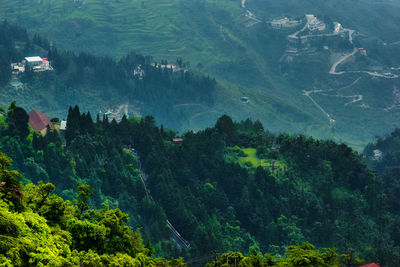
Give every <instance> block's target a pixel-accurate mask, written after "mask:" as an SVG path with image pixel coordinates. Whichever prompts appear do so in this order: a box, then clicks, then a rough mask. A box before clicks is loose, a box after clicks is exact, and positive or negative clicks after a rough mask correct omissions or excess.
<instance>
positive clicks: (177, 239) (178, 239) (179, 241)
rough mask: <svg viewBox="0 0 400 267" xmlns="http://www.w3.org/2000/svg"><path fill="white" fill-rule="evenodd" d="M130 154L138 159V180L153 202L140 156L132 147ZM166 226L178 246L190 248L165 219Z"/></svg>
mask: <svg viewBox="0 0 400 267" xmlns="http://www.w3.org/2000/svg"><path fill="white" fill-rule="evenodd" d="M131 152H132V154H133V155H134V156H135V157H136V158H137V160H138V167H139V177H140V180H142V183H143V186H144V189H145V191H146V195H147V197H148V198H149V199H151V201H153V202H155V201H154V199H153V197H152V196H151V194H150V190H149V189H148V188H147V185H146V181H147V177H148V176H147V174H146V173H145V172H144V170H143V169H142V164H141V163H140V157H139V155H138V154H137V153H136V151H135V150H134V149H131ZM166 223H167V226H168V228H169V229H170V230H171V232H172V234H173V239H174V241H175V243H176V244H177V245H178V246H179V247H180V248H182V247H185V248H186V249H190V243H189V242H188V241H186V240H185V239H184V238H183V237H182V236H181V235H180V234H179V232H178V231H177V230H176V229H175V227H174V226H173V225H172V224H171V222H170V221H169V220H168V219H167V221H166Z"/></svg>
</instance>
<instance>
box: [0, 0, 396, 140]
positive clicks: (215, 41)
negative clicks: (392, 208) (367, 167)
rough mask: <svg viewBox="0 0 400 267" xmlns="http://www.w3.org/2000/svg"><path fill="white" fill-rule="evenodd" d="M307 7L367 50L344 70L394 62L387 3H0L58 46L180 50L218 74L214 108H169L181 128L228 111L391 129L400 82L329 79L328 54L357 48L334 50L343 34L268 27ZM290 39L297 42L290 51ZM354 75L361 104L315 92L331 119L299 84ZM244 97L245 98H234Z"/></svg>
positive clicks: (6, 14) (308, 129)
mask: <svg viewBox="0 0 400 267" xmlns="http://www.w3.org/2000/svg"><path fill="white" fill-rule="evenodd" d="M310 13H311V14H315V15H316V16H317V17H319V18H320V19H322V20H324V21H325V22H327V23H332V22H333V21H339V22H341V23H342V24H343V26H344V27H346V28H350V29H352V30H355V33H354V36H353V37H354V43H355V44H354V45H355V46H356V45H359V46H361V45H362V46H364V47H366V48H367V49H368V51H371V52H370V53H369V54H368V60H364V61H362V60H358V59H357V60H353V59H349V60H348V61H346V64H341V65H340V68H348V69H356V70H360V67H365V68H367V69H366V71H369V70H368V68H370V67H374V66H376V65H378V66H383V67H399V66H400V62H399V60H396V58H394V57H391V56H390V55H393V53H398V52H400V46H399V45H397V42H398V41H399V40H400V32H399V31H398V27H397V25H399V24H400V16H399V15H398V14H400V4H399V3H398V2H396V1H390V0H382V1H379V2H378V1H373V0H358V1H345V0H338V1H334V2H332V1H322V0H316V1H311V2H310V1H306V0H300V1H295V0H285V1H283V2H282V1H274V0H248V1H245V3H243V2H242V1H241V0H237V1H231V0H218V1H216V0H194V1H184V0H147V1H142V0H109V1H105V0H102V1H98V0H86V1H80V0H59V1H54V0H30V1H26V0H14V1H12V0H2V3H1V5H0V16H1V17H2V18H7V19H9V20H11V21H13V22H17V23H19V24H21V25H22V26H24V27H27V28H28V29H29V30H31V31H33V32H37V33H40V34H42V35H44V36H45V37H47V38H49V39H51V40H53V41H54V44H55V45H57V46H58V47H59V46H61V47H63V48H66V49H71V50H73V51H86V52H91V53H93V54H96V55H109V56H113V57H116V58H118V57H121V56H123V55H125V54H126V53H128V52H129V51H132V50H135V51H137V52H138V53H141V54H147V55H151V56H153V57H154V59H155V60H156V61H159V60H161V59H166V60H168V61H175V60H176V58H178V57H182V58H183V60H184V62H190V66H191V68H192V69H193V70H194V71H195V72H200V73H206V74H209V75H211V76H213V77H216V78H217V80H218V82H219V86H218V90H217V92H216V95H215V96H214V98H215V99H214V102H215V105H214V107H212V108H211V109H208V108H203V107H200V106H196V103H181V104H180V105H177V106H176V107H174V108H175V109H178V110H180V111H181V112H182V113H184V114H188V119H187V120H186V121H185V123H184V127H183V128H182V129H179V130H185V129H199V128H202V127H204V126H207V125H210V124H213V123H214V122H215V119H216V118H217V117H218V116H220V115H222V114H224V113H226V114H229V115H230V116H232V117H233V118H234V119H236V120H240V119H245V118H247V117H252V118H254V119H260V120H261V121H262V122H263V124H264V125H266V127H267V128H268V129H269V130H272V131H275V132H278V131H288V132H291V133H305V134H312V135H314V136H316V137H319V138H332V139H335V140H336V141H344V142H347V143H348V144H351V145H352V146H353V147H362V146H363V145H364V144H366V143H367V142H368V141H370V140H371V139H372V138H374V136H376V135H381V134H383V133H385V132H388V131H390V130H391V129H393V128H394V127H396V126H397V120H396V119H395V118H396V117H398V115H399V109H396V108H395V109H390V110H389V111H385V110H384V108H385V107H389V106H392V105H393V103H392V100H391V99H393V95H392V91H393V90H395V88H399V87H400V84H399V79H397V80H395V79H393V81H391V82H388V81H386V80H385V79H384V78H380V77H367V78H365V77H364V76H365V75H363V74H360V73H348V74H345V75H339V76H338V75H336V76H335V77H331V76H332V75H331V76H330V75H329V69H330V68H331V65H332V64H331V58H332V55H335V54H337V53H349V52H351V51H352V50H353V48H354V47H351V48H347V46H345V47H343V48H342V49H341V50H340V51H336V50H335V49H334V48H331V47H334V46H335V45H336V46H337V47H339V48H340V47H341V45H343V42H342V41H341V39H340V37H337V38H336V37H335V38H336V39H335V38H332V39H329V38H325V37H321V38H319V39H317V38H314V40H310V41H308V43H306V44H303V45H302V44H293V43H290V42H289V40H288V38H287V36H288V35H290V34H293V33H294V32H296V31H297V30H300V29H301V28H302V27H303V26H304V25H303V24H301V25H299V26H298V27H294V28H290V29H273V28H271V27H270V26H269V24H268V23H269V21H271V20H272V19H275V18H279V17H283V16H288V17H292V18H298V19H300V20H304V15H305V14H310ZM382 14H385V16H384V17H385V19H382ZM333 39H334V40H333ZM344 39H345V38H344ZM386 43H387V44H390V45H387V46H386V45H385V44H386ZM392 44H393V45H392ZM293 45H295V46H299V48H301V49H299V50H298V51H299V52H298V53H297V54H295V55H290V56H287V54H286V51H287V50H288V49H289V50H290V48H291V46H293ZM323 47H328V50H325V49H324V48H323ZM348 66H351V67H348ZM339 71H340V70H339ZM360 77H363V80H362V82H360V83H358V84H357V85H356V86H354V87H352V88H348V89H346V90H347V91H349V95H362V96H363V99H362V101H358V102H356V103H354V104H351V105H344V104H345V103H342V102H343V100H344V99H339V98H332V97H330V98H329V97H328V98H327V97H326V96H323V95H318V96H317V98H318V99H316V98H314V100H316V101H318V103H319V105H321V106H323V108H324V110H326V111H327V113H329V114H331V115H332V116H334V118H335V120H336V123H335V124H334V125H332V124H331V123H330V122H329V120H327V119H326V116H325V115H324V114H322V113H321V111H320V109H319V108H318V107H316V106H315V105H314V104H313V103H312V102H311V101H309V99H308V98H307V97H306V96H304V95H303V90H304V91H310V90H323V91H326V90H330V89H331V88H341V87H344V86H346V85H348V84H350V83H352V82H353V81H354V80H356V79H358V78H360ZM364 78H365V79H364ZM369 84H370V85H373V87H372V86H370V85H369ZM243 96H246V97H248V98H249V103H242V102H241V101H240V98H241V97H243ZM313 97H314V96H313ZM376 102H378V103H376ZM381 106H383V107H384V108H381ZM365 107H370V108H365ZM110 108H115V107H110ZM50 111H51V110H50Z"/></svg>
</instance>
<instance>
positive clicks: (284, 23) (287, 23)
mask: <svg viewBox="0 0 400 267" xmlns="http://www.w3.org/2000/svg"><path fill="white" fill-rule="evenodd" d="M300 23H301V21H298V20H290V19H288V18H287V17H284V18H282V19H274V20H272V21H271V26H272V28H275V29H280V28H290V27H295V26H297V25H299V24H300Z"/></svg>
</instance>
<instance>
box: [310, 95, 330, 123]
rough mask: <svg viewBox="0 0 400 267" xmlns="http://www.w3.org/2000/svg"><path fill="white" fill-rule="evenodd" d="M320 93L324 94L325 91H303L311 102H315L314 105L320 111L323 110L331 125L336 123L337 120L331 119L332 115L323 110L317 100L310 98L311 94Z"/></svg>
mask: <svg viewBox="0 0 400 267" xmlns="http://www.w3.org/2000/svg"><path fill="white" fill-rule="evenodd" d="M320 92H324V91H323V90H310V91H306V90H303V95H305V96H306V97H308V98H309V99H310V100H311V102H313V103H314V105H315V106H316V107H317V108H318V109H319V110H321V112H322V113H323V114H324V115H325V116H326V117H327V118H328V120H329V122H330V123H334V122H335V121H336V120H334V119H333V118H332V117H331V115H329V113H328V112H326V111H325V109H323V108H322V107H321V105H319V104H318V103H317V101H315V100H314V99H313V98H312V97H311V96H310V94H312V93H320Z"/></svg>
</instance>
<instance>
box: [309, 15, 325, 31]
mask: <svg viewBox="0 0 400 267" xmlns="http://www.w3.org/2000/svg"><path fill="white" fill-rule="evenodd" d="M306 18H307V22H308V25H307V27H308V29H309V30H310V31H312V32H313V31H324V30H325V29H326V25H325V23H324V22H323V21H321V20H319V19H317V17H316V16H314V15H312V14H308V15H306Z"/></svg>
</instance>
